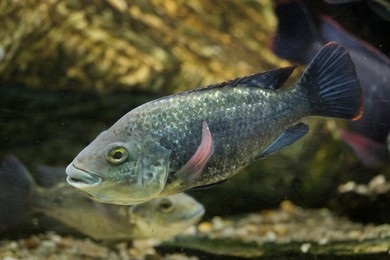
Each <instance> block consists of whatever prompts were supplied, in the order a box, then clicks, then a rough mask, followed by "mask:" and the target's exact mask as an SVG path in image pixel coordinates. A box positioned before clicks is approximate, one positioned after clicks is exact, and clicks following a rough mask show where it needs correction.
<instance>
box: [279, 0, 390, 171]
mask: <svg viewBox="0 0 390 260" xmlns="http://www.w3.org/2000/svg"><path fill="white" fill-rule="evenodd" d="M275 13H276V15H277V17H278V20H279V25H278V30H277V33H276V35H275V37H274V39H273V44H272V50H273V51H274V52H275V54H277V55H278V56H280V57H281V58H285V59H288V60H291V61H293V62H300V63H308V62H309V61H310V60H311V58H312V57H313V56H314V55H315V53H316V49H319V48H320V47H321V46H323V45H325V44H326V43H327V42H329V41H335V42H338V43H340V44H341V45H343V46H344V47H345V48H346V49H347V50H348V52H349V53H350V55H351V58H352V60H353V62H354V64H355V68H356V73H357V75H358V77H359V80H360V84H361V87H362V89H363V96H364V98H363V100H364V113H363V116H362V118H361V119H360V120H358V121H350V122H348V123H347V124H348V126H349V128H350V130H351V131H352V132H353V134H354V135H356V134H358V135H361V138H359V139H356V138H352V139H351V138H349V140H348V141H347V140H345V141H346V143H347V144H349V145H351V147H354V148H353V149H354V150H355V151H356V149H361V148H363V147H367V146H362V145H359V143H356V144H352V142H355V141H357V140H362V139H366V140H367V141H370V142H372V143H373V146H371V148H374V147H377V148H378V151H375V152H374V151H373V150H371V151H372V153H371V152H369V151H368V150H367V151H361V152H357V155H358V156H359V158H361V159H362V162H363V163H365V165H366V166H369V167H375V166H378V165H380V164H383V163H384V162H386V161H388V158H387V159H386V160H384V161H383V158H385V157H383V156H379V157H378V158H373V157H375V156H376V155H380V154H382V153H383V151H386V147H385V144H386V137H387V135H388V133H389V131H390V116H389V115H390V102H389V101H390V60H389V59H388V58H387V57H386V56H385V55H383V54H382V53H381V52H380V51H378V50H377V49H375V48H374V47H373V46H371V45H370V44H368V43H366V42H364V41H362V40H359V39H357V38H356V37H354V36H352V35H351V34H349V33H348V32H346V31H345V30H344V29H343V28H342V27H341V26H340V25H338V24H337V23H336V22H335V21H334V20H333V19H331V18H330V17H326V16H323V17H321V19H320V24H319V28H316V27H315V25H314V22H313V20H312V17H311V16H310V14H309V13H308V12H307V10H306V8H305V6H304V5H303V4H302V3H301V2H300V1H297V0H295V1H281V2H279V4H277V5H276V8H275ZM293 20H295V21H296V23H293V22H292V21H293ZM292 32H293V33H292ZM302 54H303V55H302ZM305 56H306V58H305ZM347 136H348V135H341V138H344V137H347ZM374 143H376V144H380V146H378V145H374ZM381 146H382V147H381ZM358 147H359V148H358ZM363 154H364V155H365V156H369V157H372V158H362V157H361V155H363ZM370 162H373V164H371V163H370ZM367 163H368V164H367Z"/></svg>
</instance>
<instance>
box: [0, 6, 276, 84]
mask: <svg viewBox="0 0 390 260" xmlns="http://www.w3.org/2000/svg"><path fill="white" fill-rule="evenodd" d="M0 10H1V11H0V22H1V24H2V25H3V26H2V30H1V32H0V75H1V78H0V82H1V84H2V85H5V84H6V85H9V84H15V83H23V84H26V85H28V86H33V87H40V88H46V89H47V88H56V89H58V88H60V89H63V88H92V89H95V90H97V91H109V90H114V89H118V88H121V89H124V88H125V89H129V88H131V89H134V88H135V89H138V90H139V89H143V90H148V91H158V90H162V89H163V90H165V91H167V90H171V89H175V90H176V89H189V88H193V87H197V86H199V84H200V82H201V81H204V82H208V83H210V82H218V81H221V80H226V79H229V78H233V77H234V76H238V75H244V74H249V73H252V72H257V71H263V70H265V69H267V68H270V67H275V66H276V63H277V59H276V58H275V57H274V56H273V55H272V54H270V52H269V51H268V50H266V48H264V44H265V43H266V41H267V37H268V35H270V33H271V30H272V29H273V28H274V27H275V19H274V16H273V14H272V10H271V4H270V1H239V0H233V1H228V2H218V1H217V2H210V1H205V0H204V1H196V2H189V1H184V0H180V1H169V2H167V1H164V0H157V1H147V2H145V1H139V0H137V1H125V0H111V1H100V0H98V1H93V2H90V1H75V0H66V1H57V0H54V1H44V2H42V1H37V0H27V1H12V2H7V1H5V2H1V3H0Z"/></svg>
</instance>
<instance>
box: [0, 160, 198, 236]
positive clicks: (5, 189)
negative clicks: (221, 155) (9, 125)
mask: <svg viewBox="0 0 390 260" xmlns="http://www.w3.org/2000/svg"><path fill="white" fill-rule="evenodd" d="M63 175H65V172H63ZM9 184H13V185H12V186H9ZM0 188H1V190H0V215H1V216H0V227H1V226H2V227H3V229H10V228H11V227H12V226H15V225H18V224H21V222H22V221H21V220H23V219H27V218H29V217H31V214H32V213H34V212H35V213H43V214H44V215H46V216H49V217H51V218H53V219H55V220H57V221H60V222H61V223H63V224H64V225H65V226H69V227H72V228H74V229H75V230H77V231H79V232H81V233H83V234H85V235H87V236H90V237H92V238H94V239H103V240H129V239H134V238H159V239H167V238H170V237H173V236H175V235H177V234H179V233H181V232H183V231H184V230H185V229H187V228H188V227H190V226H192V225H194V224H196V223H197V222H198V221H199V220H200V218H201V217H202V216H203V214H204V207H203V206H202V205H201V204H200V203H198V202H197V201H196V200H194V199H193V198H192V197H190V196H188V195H186V194H184V193H180V194H176V195H172V196H167V197H162V198H157V199H153V200H150V201H148V202H146V203H143V204H138V205H133V206H119V205H108V204H102V203H98V202H95V201H93V200H90V199H88V198H87V197H85V196H83V195H81V194H80V192H78V191H77V190H75V189H74V188H72V187H71V186H69V185H68V184H67V183H66V182H64V181H62V182H60V183H57V184H56V185H54V186H53V187H52V188H42V187H40V186H37V184H35V182H34V180H33V179H32V177H31V175H30V173H29V172H28V171H27V169H26V168H25V167H24V165H23V164H22V163H21V162H20V161H19V160H18V159H17V158H16V157H14V156H8V157H6V158H5V159H4V161H3V163H2V165H1V166H0ZM21 201H22V202H23V203H21V204H19V205H15V203H17V202H21ZM0 230H1V229H0Z"/></svg>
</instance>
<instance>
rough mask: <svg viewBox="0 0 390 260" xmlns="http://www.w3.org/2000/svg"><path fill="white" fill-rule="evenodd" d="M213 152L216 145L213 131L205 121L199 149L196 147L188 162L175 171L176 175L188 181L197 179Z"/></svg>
mask: <svg viewBox="0 0 390 260" xmlns="http://www.w3.org/2000/svg"><path fill="white" fill-rule="evenodd" d="M213 152H214V145H213V139H212V136H211V132H210V129H209V126H208V125H207V123H206V122H203V128H202V140H201V142H200V145H199V146H198V149H196V152H195V153H194V155H192V157H191V158H190V159H189V160H188V161H187V163H186V164H184V165H183V167H181V168H180V170H178V171H177V172H176V173H175V175H176V176H177V177H179V178H181V179H182V180H183V181H184V182H187V183H188V182H192V181H194V180H196V179H197V178H198V177H199V176H200V174H201V173H202V170H203V168H204V166H205V165H206V163H207V161H208V160H209V159H210V157H211V155H212V154H213Z"/></svg>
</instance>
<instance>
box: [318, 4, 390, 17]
mask: <svg viewBox="0 0 390 260" xmlns="http://www.w3.org/2000/svg"><path fill="white" fill-rule="evenodd" d="M324 1H325V2H326V3H328V4H346V3H351V2H358V1H362V0H324ZM365 2H366V3H367V5H368V6H369V7H370V8H371V9H372V10H374V11H375V12H376V13H377V14H378V15H379V16H380V17H382V18H383V19H385V20H386V21H389V22H390V1H389V0H366V1H365Z"/></svg>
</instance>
